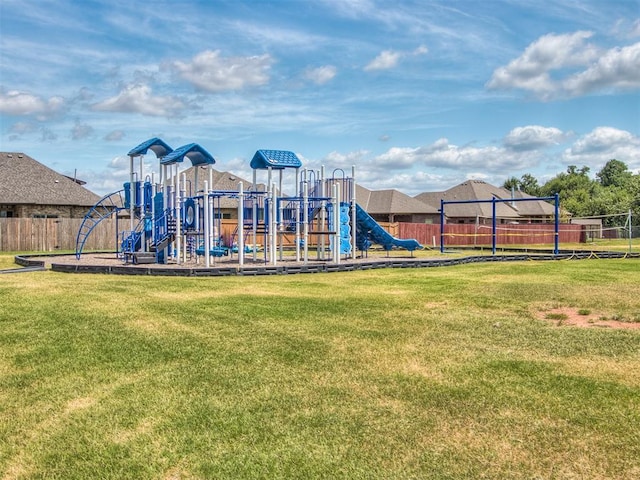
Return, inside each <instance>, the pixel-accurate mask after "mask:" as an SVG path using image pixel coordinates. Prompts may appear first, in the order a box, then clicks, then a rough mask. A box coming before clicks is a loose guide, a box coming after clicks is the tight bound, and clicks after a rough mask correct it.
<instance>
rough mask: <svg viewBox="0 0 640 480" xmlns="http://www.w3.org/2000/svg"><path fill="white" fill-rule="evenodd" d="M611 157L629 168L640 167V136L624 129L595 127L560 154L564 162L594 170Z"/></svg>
mask: <svg viewBox="0 0 640 480" xmlns="http://www.w3.org/2000/svg"><path fill="white" fill-rule="evenodd" d="M613 158H615V159H617V160H620V161H622V162H625V163H626V164H627V165H628V166H629V167H630V168H638V167H640V137H638V136H637V135H634V134H632V133H631V132H628V131H626V130H619V129H617V128H612V127H597V128H595V129H594V130H593V131H591V132H589V133H588V134H586V135H584V136H582V137H580V138H579V139H578V140H576V142H575V143H574V144H573V145H572V146H571V147H570V148H567V149H566V150H565V151H564V152H563V154H562V161H563V162H564V163H565V164H567V165H588V166H590V167H591V169H592V170H594V171H595V170H596V169H599V168H600V167H602V166H603V165H604V164H605V163H606V162H608V161H609V160H611V159H613Z"/></svg>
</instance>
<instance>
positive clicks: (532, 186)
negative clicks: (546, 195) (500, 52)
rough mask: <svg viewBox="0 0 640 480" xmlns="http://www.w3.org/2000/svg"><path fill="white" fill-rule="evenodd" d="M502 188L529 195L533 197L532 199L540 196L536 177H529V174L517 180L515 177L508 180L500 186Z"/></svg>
mask: <svg viewBox="0 0 640 480" xmlns="http://www.w3.org/2000/svg"><path fill="white" fill-rule="evenodd" d="M502 187H503V188H506V189H507V190H511V189H512V188H513V189H516V190H520V191H522V192H524V193H527V194H529V195H533V196H534V197H538V196H540V186H539V185H538V180H537V179H536V177H534V176H533V175H531V174H530V173H525V174H524V175H522V177H520V179H517V178H516V177H511V178H508V179H507V180H505V181H504V183H503V184H502Z"/></svg>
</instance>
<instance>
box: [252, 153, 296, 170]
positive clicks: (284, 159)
mask: <svg viewBox="0 0 640 480" xmlns="http://www.w3.org/2000/svg"><path fill="white" fill-rule="evenodd" d="M301 166H302V162H301V161H300V159H299V158H298V157H297V156H296V154H295V153H293V152H288V151H286V150H258V151H257V152H256V154H255V155H254V156H253V158H252V159H251V168H254V169H257V170H261V169H267V168H269V167H271V168H275V169H283V168H300V167H301Z"/></svg>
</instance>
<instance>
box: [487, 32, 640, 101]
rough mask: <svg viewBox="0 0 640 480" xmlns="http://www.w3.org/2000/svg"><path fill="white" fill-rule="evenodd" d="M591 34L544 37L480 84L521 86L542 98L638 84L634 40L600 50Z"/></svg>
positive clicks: (639, 61) (639, 49)
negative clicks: (632, 43)
mask: <svg viewBox="0 0 640 480" xmlns="http://www.w3.org/2000/svg"><path fill="white" fill-rule="evenodd" d="M592 35H593V34H592V32H586V31H578V32H574V33H571V34H563V35H556V34H549V35H544V36H542V37H540V38H539V39H538V40H536V41H535V42H533V43H532V44H531V45H529V46H528V47H527V48H526V49H525V51H524V53H523V54H522V55H521V56H519V57H518V58H516V59H514V60H512V61H511V62H510V63H509V64H508V65H507V66H505V67H500V68H498V69H496V70H495V71H494V72H493V75H492V76H491V79H490V80H489V81H488V82H487V84H486V86H487V88H490V89H495V90H509V89H520V90H525V91H529V92H532V93H533V94H535V95H536V96H538V97H539V98H541V99H543V100H550V99H553V98H556V97H560V96H569V97H573V96H579V95H585V94H588V93H591V92H594V91H606V90H610V89H613V90H620V89H636V88H640V43H636V44H634V45H629V46H626V47H616V48H612V49H610V50H608V51H605V52H602V51H601V49H599V48H598V47H596V46H594V45H592V44H590V43H588V42H587V40H588V39H590V38H591V37H592ZM576 70H578V71H576Z"/></svg>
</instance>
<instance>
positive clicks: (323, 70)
mask: <svg viewBox="0 0 640 480" xmlns="http://www.w3.org/2000/svg"><path fill="white" fill-rule="evenodd" d="M336 74H337V69H336V67H334V66H333V65H324V66H322V67H318V68H309V69H307V70H306V71H305V72H304V78H306V79H307V80H310V81H312V82H313V83H316V84H318V85H324V84H325V83H327V82H329V81H331V80H333V78H334V77H335V76H336Z"/></svg>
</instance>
